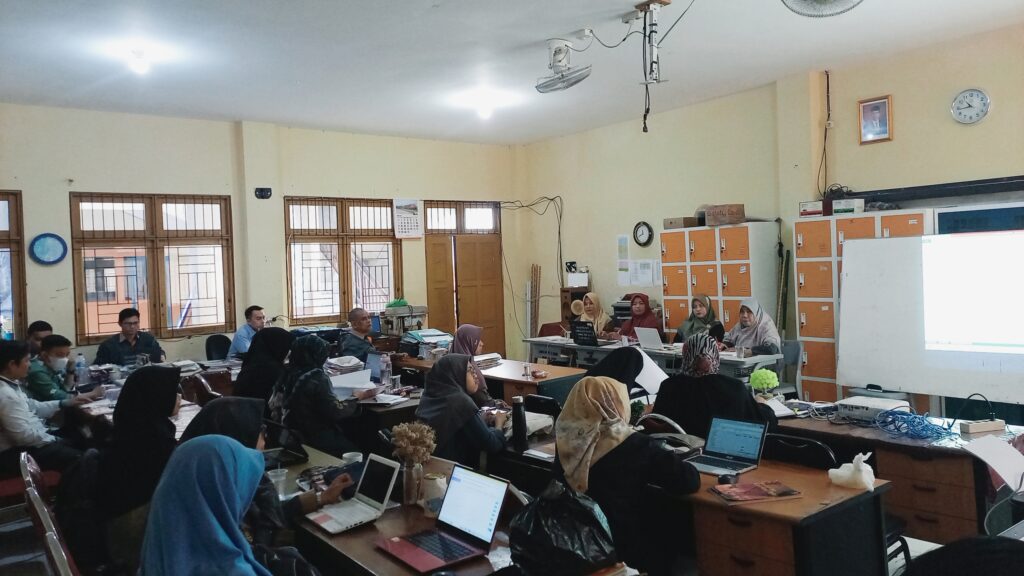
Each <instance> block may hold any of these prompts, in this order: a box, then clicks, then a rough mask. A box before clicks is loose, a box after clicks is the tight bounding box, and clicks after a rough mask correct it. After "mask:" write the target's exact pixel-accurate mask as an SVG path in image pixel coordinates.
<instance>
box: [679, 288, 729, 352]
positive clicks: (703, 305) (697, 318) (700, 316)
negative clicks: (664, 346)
mask: <svg viewBox="0 0 1024 576" xmlns="http://www.w3.org/2000/svg"><path fill="white" fill-rule="evenodd" d="M715 324H721V322H719V321H718V319H717V318H715V309H714V308H713V307H712V306H711V298H708V297H707V296H706V295H704V294H695V295H694V297H693V300H691V301H690V316H689V317H688V318H687V319H686V320H685V321H684V322H683V323H682V325H680V326H679V328H678V329H676V339H675V341H676V342H686V339H687V338H689V337H690V336H693V335H694V334H702V333H705V332H708V330H710V329H711V327H712V326H714V325H715Z"/></svg>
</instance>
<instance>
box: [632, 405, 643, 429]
mask: <svg viewBox="0 0 1024 576" xmlns="http://www.w3.org/2000/svg"><path fill="white" fill-rule="evenodd" d="M643 415H644V403H643V401H642V400H634V401H633V403H632V404H630V405H629V425H630V426H633V425H635V424H636V421H637V420H639V419H640V417H641V416H643Z"/></svg>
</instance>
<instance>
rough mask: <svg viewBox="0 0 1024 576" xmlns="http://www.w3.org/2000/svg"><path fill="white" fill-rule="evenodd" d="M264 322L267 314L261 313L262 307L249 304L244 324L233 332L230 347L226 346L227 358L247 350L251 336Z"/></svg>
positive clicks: (261, 328) (234, 356)
mask: <svg viewBox="0 0 1024 576" xmlns="http://www.w3.org/2000/svg"><path fill="white" fill-rule="evenodd" d="M266 323H267V316H266V315H265V314H264V313H263V308H260V307H259V306H249V307H248V308H246V309H245V324H242V325H241V326H240V327H239V328H238V331H237V332H235V337H234V338H232V339H231V348H228V358H237V357H238V356H240V355H242V354H245V353H246V352H248V351H249V345H250V344H252V338H253V336H255V335H256V333H257V332H259V331H260V330H263V326H264V325H265V324H266Z"/></svg>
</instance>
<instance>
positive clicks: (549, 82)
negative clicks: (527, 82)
mask: <svg viewBox="0 0 1024 576" xmlns="http://www.w3.org/2000/svg"><path fill="white" fill-rule="evenodd" d="M571 51H572V43H571V42H567V41H565V40H561V39H552V40H549V41H548V52H549V53H550V56H551V61H550V62H549V63H548V68H550V69H551V72H552V75H551V76H545V77H544V78H541V79H539V80H537V86H536V88H537V92H540V93H541V94H547V93H548V92H558V91H559V90H565V89H566V88H571V87H573V86H575V85H577V84H579V83H580V82H582V81H584V80H586V78H587V76H590V65H589V64H588V65H586V66H582V67H580V66H570V65H569V54H570V53H571Z"/></svg>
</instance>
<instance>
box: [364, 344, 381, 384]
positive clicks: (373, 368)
mask: <svg viewBox="0 0 1024 576" xmlns="http://www.w3.org/2000/svg"><path fill="white" fill-rule="evenodd" d="M366 369H367V370H369V371H370V382H374V383H376V384H380V383H381V382H380V352H373V351H370V352H367V353H366Z"/></svg>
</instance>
